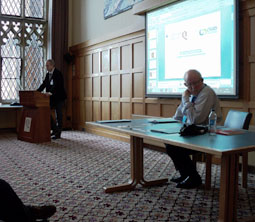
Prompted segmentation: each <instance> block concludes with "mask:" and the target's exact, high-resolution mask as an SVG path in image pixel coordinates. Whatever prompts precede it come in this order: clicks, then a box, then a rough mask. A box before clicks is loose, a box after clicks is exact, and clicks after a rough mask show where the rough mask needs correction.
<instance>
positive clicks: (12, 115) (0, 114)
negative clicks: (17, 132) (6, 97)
mask: <svg viewBox="0 0 255 222" xmlns="http://www.w3.org/2000/svg"><path fill="white" fill-rule="evenodd" d="M16 113H17V110H16V109H0V128H16V121H17V119H16Z"/></svg>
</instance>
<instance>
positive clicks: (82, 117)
mask: <svg viewBox="0 0 255 222" xmlns="http://www.w3.org/2000/svg"><path fill="white" fill-rule="evenodd" d="M80 104H81V105H80V112H79V113H80V120H79V121H80V125H81V127H82V128H84V125H85V122H86V106H85V101H81V103H80Z"/></svg>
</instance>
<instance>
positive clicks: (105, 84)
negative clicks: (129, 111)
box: [102, 76, 110, 98]
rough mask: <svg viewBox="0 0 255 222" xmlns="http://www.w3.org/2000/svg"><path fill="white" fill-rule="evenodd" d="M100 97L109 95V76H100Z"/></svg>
mask: <svg viewBox="0 0 255 222" xmlns="http://www.w3.org/2000/svg"><path fill="white" fill-rule="evenodd" d="M102 97H108V98H109V97H110V76H103V77H102Z"/></svg>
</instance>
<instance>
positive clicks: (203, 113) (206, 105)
mask: <svg viewBox="0 0 255 222" xmlns="http://www.w3.org/2000/svg"><path fill="white" fill-rule="evenodd" d="M214 104H215V97H214V94H213V93H211V92H210V91H207V92H204V93H201V94H200V95H199V96H198V97H197V99H196V101H195V103H191V102H187V103H186V104H185V105H184V109H183V113H184V115H186V116H187V119H188V123H190V124H193V123H194V124H202V123H203V124H204V123H205V122H206V121H207V118H208V115H209V113H210V110H211V109H212V108H213V107H214Z"/></svg>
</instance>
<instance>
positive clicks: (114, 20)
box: [69, 0, 145, 46]
mask: <svg viewBox="0 0 255 222" xmlns="http://www.w3.org/2000/svg"><path fill="white" fill-rule="evenodd" d="M69 7H70V10H69V13H70V15H69V18H70V19H69V27H70V29H69V30H71V34H70V35H69V38H71V40H70V41H69V46H73V45H77V44H79V43H83V42H86V41H88V40H95V39H101V38H107V36H109V38H112V37H111V35H112V34H114V33H119V32H121V30H123V32H125V31H124V30H128V29H130V28H132V27H136V26H137V25H139V26H141V28H144V26H145V18H144V16H140V15H134V14H133V11H132V10H128V11H125V12H123V13H120V14H118V15H116V16H113V17H110V18H108V19H106V20H105V19H104V15H103V12H104V0H73V1H71V0H70V1H69ZM69 33H70V32H69ZM124 34H127V33H124Z"/></svg>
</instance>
